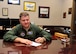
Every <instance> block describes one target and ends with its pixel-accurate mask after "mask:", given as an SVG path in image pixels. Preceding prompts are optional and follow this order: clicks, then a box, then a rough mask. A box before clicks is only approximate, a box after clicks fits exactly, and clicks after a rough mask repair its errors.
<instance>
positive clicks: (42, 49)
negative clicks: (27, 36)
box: [0, 39, 69, 54]
mask: <svg viewBox="0 0 76 54" xmlns="http://www.w3.org/2000/svg"><path fill="white" fill-rule="evenodd" d="M63 49H64V48H63V45H62V44H61V41H59V40H53V41H52V43H51V44H43V45H42V46H39V47H33V46H28V45H25V44H20V43H9V42H3V40H2V39H0V54H69V51H68V48H67V50H66V49H65V50H66V51H65V50H63Z"/></svg>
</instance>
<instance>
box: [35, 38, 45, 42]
mask: <svg viewBox="0 0 76 54" xmlns="http://www.w3.org/2000/svg"><path fill="white" fill-rule="evenodd" d="M45 41H46V39H45V38H44V37H38V38H37V39H35V42H38V43H43V42H45Z"/></svg>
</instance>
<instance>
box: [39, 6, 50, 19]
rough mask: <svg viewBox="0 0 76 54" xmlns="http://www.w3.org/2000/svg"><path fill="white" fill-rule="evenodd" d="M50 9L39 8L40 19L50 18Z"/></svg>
mask: <svg viewBox="0 0 76 54" xmlns="http://www.w3.org/2000/svg"><path fill="white" fill-rule="evenodd" d="M49 13H50V7H44V6H39V18H49Z"/></svg>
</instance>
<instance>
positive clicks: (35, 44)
mask: <svg viewBox="0 0 76 54" xmlns="http://www.w3.org/2000/svg"><path fill="white" fill-rule="evenodd" d="M40 45H42V44H41V43H36V42H32V44H31V46H40Z"/></svg>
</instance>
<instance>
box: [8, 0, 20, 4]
mask: <svg viewBox="0 0 76 54" xmlns="http://www.w3.org/2000/svg"><path fill="white" fill-rule="evenodd" d="M8 4H13V5H20V0H8Z"/></svg>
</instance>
